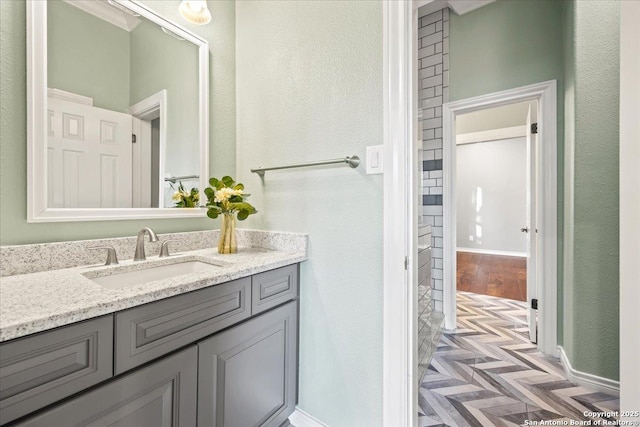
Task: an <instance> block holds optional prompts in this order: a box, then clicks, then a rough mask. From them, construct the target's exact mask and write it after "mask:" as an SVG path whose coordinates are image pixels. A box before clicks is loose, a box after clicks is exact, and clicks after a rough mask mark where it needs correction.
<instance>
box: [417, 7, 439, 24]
mask: <svg viewBox="0 0 640 427" xmlns="http://www.w3.org/2000/svg"><path fill="white" fill-rule="evenodd" d="M441 20H442V9H441V10H436V11H435V12H433V13H430V14H428V15H427V16H423V17H422V18H420V26H421V27H424V26H427V25H429V24H433V23H435V22H437V21H441Z"/></svg>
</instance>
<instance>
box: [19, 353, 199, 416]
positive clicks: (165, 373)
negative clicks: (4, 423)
mask: <svg viewBox="0 0 640 427" xmlns="http://www.w3.org/2000/svg"><path fill="white" fill-rule="evenodd" d="M197 357H198V352H197V348H196V346H191V347H189V348H187V349H186V350H183V351H181V352H179V353H177V354H174V355H172V356H169V357H166V358H164V359H162V360H160V361H158V362H156V363H154V364H151V365H149V366H147V367H144V368H142V369H140V370H137V371H135V372H133V373H131V374H127V375H124V376H122V377H120V378H118V379H115V380H114V381H112V382H110V383H107V384H105V385H103V386H101V387H99V388H97V389H94V390H92V391H89V392H87V393H84V394H82V395H81V396H79V397H77V398H74V399H71V400H69V401H67V402H65V403H62V404H60V405H58V406H56V407H54V408H53V409H49V410H45V411H43V412H42V413H40V414H39V415H37V416H35V417H33V418H30V419H28V420H26V421H24V422H22V423H19V424H18V426H20V427H63V426H86V427H98V426H113V427H195V426H196V393H197Z"/></svg>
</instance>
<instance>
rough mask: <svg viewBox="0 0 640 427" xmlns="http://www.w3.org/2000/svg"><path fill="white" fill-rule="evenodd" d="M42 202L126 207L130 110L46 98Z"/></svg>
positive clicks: (60, 205)
mask: <svg viewBox="0 0 640 427" xmlns="http://www.w3.org/2000/svg"><path fill="white" fill-rule="evenodd" d="M48 110H49V112H48V113H49V128H48V157H47V175H48V189H47V190H48V193H47V194H48V207H50V208H130V207H131V156H132V153H131V151H132V150H131V116H130V115H129V114H125V113H118V112H115V111H110V110H105V109H103V108H97V107H93V106H90V105H83V104H78V103H75V102H70V101H64V100H61V99H55V98H49V99H48Z"/></svg>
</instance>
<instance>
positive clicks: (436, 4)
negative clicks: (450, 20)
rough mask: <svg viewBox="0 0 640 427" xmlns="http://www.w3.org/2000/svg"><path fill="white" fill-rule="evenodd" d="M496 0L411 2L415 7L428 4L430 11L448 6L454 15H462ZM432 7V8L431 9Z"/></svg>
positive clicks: (421, 0)
mask: <svg viewBox="0 0 640 427" xmlns="http://www.w3.org/2000/svg"><path fill="white" fill-rule="evenodd" d="M495 1H496V0H414V1H413V4H414V7H415V8H417V9H418V8H421V7H422V6H427V5H430V6H431V7H430V8H429V9H430V13H431V12H435V11H436V10H440V9H444V8H445V7H448V8H450V9H451V10H452V11H453V12H454V13H455V14H456V15H464V14H465V13H469V12H471V11H474V10H476V9H479V8H481V7H483V6H486V5H488V4H490V3H493V2H495ZM431 8H433V10H431Z"/></svg>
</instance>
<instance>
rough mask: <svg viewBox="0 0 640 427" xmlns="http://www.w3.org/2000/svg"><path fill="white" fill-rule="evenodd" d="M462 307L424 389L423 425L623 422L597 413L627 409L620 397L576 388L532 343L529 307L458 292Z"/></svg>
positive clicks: (511, 426) (556, 362)
mask: <svg viewBox="0 0 640 427" xmlns="http://www.w3.org/2000/svg"><path fill="white" fill-rule="evenodd" d="M457 310H458V318H457V328H456V330H455V331H453V332H452V331H449V332H447V331H445V332H444V333H443V334H442V337H441V338H440V342H439V343H438V347H437V349H436V352H435V353H434V356H433V358H432V359H431V364H430V366H429V369H428V370H427V372H426V374H425V375H424V377H423V378H422V381H421V384H420V390H419V395H418V406H419V415H418V426H419V427H430V426H433V427H435V426H439V427H441V426H448V427H517V426H526V425H529V426H530V425H541V421H553V422H554V423H553V424H547V425H579V424H577V422H578V421H580V422H584V424H582V425H615V424H614V423H615V417H609V415H605V417H609V418H604V417H602V418H599V417H598V416H597V415H595V414H594V413H600V412H609V411H619V410H620V399H619V398H618V397H617V395H615V394H614V393H603V392H601V391H597V390H594V389H591V388H588V387H584V386H578V385H575V384H572V383H571V382H569V381H568V380H567V377H566V376H565V373H564V369H563V367H562V365H561V364H560V361H559V359H557V358H555V357H551V356H546V355H544V354H542V353H540V352H539V351H538V349H537V348H536V345H535V344H532V343H531V342H530V341H529V328H528V326H527V306H526V303H523V302H520V301H514V300H508V299H504V298H495V297H490V296H485V295H479V294H473V293H467V292H460V291H458V292H457ZM572 421H574V424H571V422H572ZM605 421H606V422H607V423H609V424H604V422H605ZM534 422H535V423H537V424H534Z"/></svg>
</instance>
